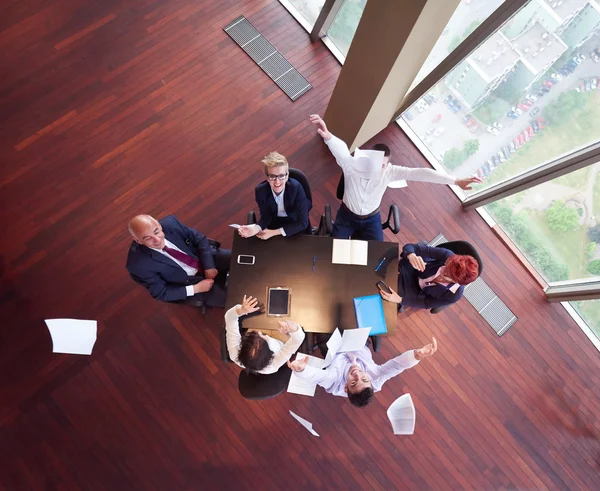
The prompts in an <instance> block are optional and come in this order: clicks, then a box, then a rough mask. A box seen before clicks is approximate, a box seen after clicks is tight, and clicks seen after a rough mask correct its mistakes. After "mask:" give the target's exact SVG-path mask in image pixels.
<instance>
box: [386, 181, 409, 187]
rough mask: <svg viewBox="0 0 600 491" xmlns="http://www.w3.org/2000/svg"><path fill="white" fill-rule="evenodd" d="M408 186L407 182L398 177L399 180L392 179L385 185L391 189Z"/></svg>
mask: <svg viewBox="0 0 600 491" xmlns="http://www.w3.org/2000/svg"><path fill="white" fill-rule="evenodd" d="M406 186H408V183H407V182H406V181H405V180H404V179H400V180H399V181H392V182H390V183H388V185H387V187H388V188H392V189H398V188H405V187H406Z"/></svg>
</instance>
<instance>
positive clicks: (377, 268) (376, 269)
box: [375, 256, 387, 271]
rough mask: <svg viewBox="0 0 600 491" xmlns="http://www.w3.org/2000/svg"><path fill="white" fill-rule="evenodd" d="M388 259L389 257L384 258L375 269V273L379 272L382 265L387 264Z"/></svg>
mask: <svg viewBox="0 0 600 491" xmlns="http://www.w3.org/2000/svg"><path fill="white" fill-rule="evenodd" d="M386 259H387V257H385V256H384V257H383V259H382V260H381V262H380V263H379V264H378V265H377V267H376V268H375V271H379V268H381V265H382V264H383V263H384V262H385V260H386Z"/></svg>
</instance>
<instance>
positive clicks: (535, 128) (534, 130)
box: [531, 121, 540, 133]
mask: <svg viewBox="0 0 600 491" xmlns="http://www.w3.org/2000/svg"><path fill="white" fill-rule="evenodd" d="M531 126H532V127H533V132H534V133H537V132H538V131H540V125H539V124H538V122H537V121H532V122H531Z"/></svg>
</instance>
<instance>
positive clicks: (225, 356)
mask: <svg viewBox="0 0 600 491" xmlns="http://www.w3.org/2000/svg"><path fill="white" fill-rule="evenodd" d="M220 341H221V361H224V362H225V363H228V362H230V361H231V359H230V358H229V351H227V332H226V331H225V326H222V327H221V339H220Z"/></svg>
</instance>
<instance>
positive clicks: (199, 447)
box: [0, 0, 600, 491]
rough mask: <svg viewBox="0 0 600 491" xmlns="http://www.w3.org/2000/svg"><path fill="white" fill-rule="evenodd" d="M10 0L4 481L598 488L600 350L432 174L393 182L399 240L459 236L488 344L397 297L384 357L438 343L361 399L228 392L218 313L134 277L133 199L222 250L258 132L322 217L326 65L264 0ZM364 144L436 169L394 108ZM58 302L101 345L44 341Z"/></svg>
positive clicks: (466, 316)
mask: <svg viewBox="0 0 600 491" xmlns="http://www.w3.org/2000/svg"><path fill="white" fill-rule="evenodd" d="M0 14H1V15H0V57H1V58H0V59H1V62H0V67H1V68H0V69H1V76H0V115H1V117H0V125H1V131H0V154H1V159H2V166H1V174H0V218H1V223H2V231H3V233H2V234H0V246H1V247H0V251H1V257H0V259H1V261H0V278H1V281H0V309H1V310H0V336H1V337H0V380H1V388H0V489H3V490H8V491H20V490H28V489H32V490H38V489H39V490H42V489H43V490H54V489H56V490H78V489H86V490H94V491H96V490H109V491H118V490H160V491H168V490H177V491H178V490H212V489H258V490H279V489H288V490H295V489H344V490H345V489H384V490H391V489H411V490H415V489H418V490H463V489H475V490H499V489H506V490H509V489H510V490H514V489H519V490H525V489H527V490H533V489H556V490H593V489H600V474H599V470H600V441H599V438H600V422H599V414H600V402H599V399H600V397H599V396H600V356H599V353H598V352H597V350H596V349H595V348H594V347H593V346H592V344H591V343H590V342H589V341H588V340H587V338H586V337H585V335H584V334H583V333H582V332H581V331H580V330H579V328H578V327H577V326H576V325H575V323H574V322H573V321H572V320H571V319H570V317H569V316H568V315H567V314H566V313H565V311H564V310H563V308H562V307H561V306H560V305H550V304H548V303H546V302H545V301H544V296H543V294H542V292H541V291H540V288H539V287H538V286H537V285H536V283H535V282H534V281H533V280H532V279H531V278H530V277H529V276H528V275H526V274H525V272H524V270H523V268H522V267H521V266H520V265H519V264H518V263H517V261H516V260H515V259H514V258H513V256H512V255H511V254H510V253H509V252H508V251H507V250H506V249H505V248H504V247H503V246H502V245H501V244H500V242H499V241H498V240H497V239H496V238H495V237H494V234H493V233H492V231H491V230H490V229H489V228H488V227H487V225H486V224H485V223H484V222H483V220H482V219H481V218H480V217H479V216H478V215H477V214H476V213H475V212H464V211H462V208H461V206H460V204H459V202H458V200H457V198H456V197H455V196H454V195H453V194H452V192H451V191H450V189H449V188H447V187H445V186H434V185H429V184H418V183H415V184H411V185H410V186H409V187H408V188H406V189H401V190H394V191H391V192H388V194H387V196H386V199H385V201H386V203H388V204H389V203H390V202H392V201H394V202H396V203H397V204H398V205H399V207H400V210H401V213H402V231H401V232H400V234H398V236H397V237H395V238H393V240H398V241H401V242H404V241H414V240H416V239H430V238H432V237H433V236H434V235H436V234H437V233H439V232H443V233H444V234H445V235H446V237H448V238H449V239H460V238H468V239H469V240H471V241H472V242H474V243H475V244H476V245H477V246H478V247H479V249H480V251H481V254H482V257H483V260H484V262H485V268H486V269H485V274H484V278H485V280H486V281H487V282H488V283H489V284H490V285H491V286H492V288H493V289H494V290H495V291H496V292H497V293H498V294H499V295H500V297H501V298H502V299H503V300H504V301H505V302H506V303H507V304H508V306H509V307H510V308H511V309H512V310H513V311H514V312H515V314H516V315H517V316H518V317H519V321H518V322H517V324H515V325H514V326H513V327H512V328H511V329H510V330H509V332H508V333H507V334H506V335H505V336H503V337H502V338H501V339H500V338H498V337H497V336H496V335H495V333H493V332H492V330H491V329H490V328H489V327H488V326H487V325H486V324H485V322H484V321H483V320H482V318H481V317H480V316H479V315H478V314H477V313H476V312H475V310H474V309H473V308H472V307H471V306H470V304H469V303H468V302H466V301H463V302H460V304H458V305H457V306H454V307H453V308H451V309H449V310H447V311H445V312H444V313H442V314H440V315H437V316H432V315H429V314H428V313H426V312H413V313H411V314H405V315H402V316H401V317H399V326H398V333H397V336H396V337H395V338H393V339H388V340H386V341H385V343H384V349H383V350H382V353H381V354H379V355H376V356H375V358H376V360H378V361H380V362H381V361H382V360H385V359H387V358H389V357H391V356H394V355H396V354H398V353H400V352H401V351H403V350H406V349H409V348H413V347H417V346H420V345H422V344H424V343H425V342H426V341H427V340H428V339H430V338H431V336H436V337H437V339H438V340H439V345H440V348H439V352H438V353H437V354H436V356H435V357H434V358H433V359H430V360H427V361H424V362H423V363H421V364H420V365H419V366H418V367H416V368H415V369H412V370H409V371H408V372H406V373H404V374H402V376H399V377H397V378H395V379H394V380H392V381H390V382H388V383H387V384H386V385H385V387H384V389H383V391H382V392H381V393H379V394H378V396H377V400H376V402H375V403H374V404H373V405H372V406H370V407H368V408H366V409H364V410H360V409H355V408H353V407H352V406H350V405H349V404H348V402H347V401H346V400H344V399H343V398H336V397H333V396H330V395H327V394H325V393H324V392H322V391H320V392H319V393H318V394H317V396H316V397H315V398H314V399H311V398H306V397H301V396H294V395H288V394H284V395H282V396H280V397H278V398H275V399H272V400H269V401H265V402H249V401H246V400H244V399H242V398H241V397H240V396H239V394H238V392H237V375H238V369H237V367H236V366H234V365H233V364H229V365H225V364H223V363H222V362H221V361H220V359H219V344H218V332H219V329H220V326H221V322H222V315H223V312H222V311H219V310H213V311H210V312H208V313H207V314H206V315H205V316H202V315H201V314H200V312H198V310H196V309H194V308H188V307H183V306H175V305H167V304H164V303H160V302H157V301H154V300H152V299H151V298H150V296H149V295H148V294H147V293H146V291H145V290H143V289H142V288H141V287H139V286H137V285H136V284H134V283H133V282H132V281H131V280H130V278H129V277H128V275H127V272H126V270H125V267H124V265H125V257H126V253H127V247H128V243H129V240H130V239H129V237H128V234H127V230H126V223H127V221H128V219H129V218H130V217H131V216H132V215H134V214H137V213H151V214H153V215H154V216H156V217H161V216H164V215H166V214H170V213H174V214H176V215H177V216H178V217H179V218H180V219H181V220H182V221H183V222H184V223H186V224H188V225H190V226H194V227H196V228H198V229H199V230H201V231H203V232H205V233H207V234H208V235H209V236H211V237H214V238H216V239H219V240H221V241H222V242H223V243H224V245H230V244H231V238H232V232H231V229H229V228H228V227H227V224H228V223H232V222H240V221H243V220H244V217H245V214H246V211H247V210H248V209H250V208H252V207H253V188H254V186H255V184H256V183H257V182H259V181H260V180H261V169H260V165H259V164H258V162H259V159H260V158H261V157H262V156H263V155H264V154H265V153H267V152H268V151H271V150H278V151H280V152H281V153H283V154H285V155H287V156H288V158H289V160H290V162H291V163H292V165H293V166H296V167H299V168H301V169H303V170H304V171H305V172H306V173H307V174H308V176H309V178H310V181H311V183H312V186H313V193H314V202H315V203H314V205H315V206H314V210H313V215H312V217H313V221H316V220H317V219H318V215H319V211H320V210H321V209H322V206H323V204H324V203H326V202H330V203H332V204H334V205H335V206H334V209H335V208H337V204H336V200H335V198H334V190H335V185H336V182H337V177H338V175H339V170H338V168H337V167H336V165H335V163H334V161H333V160H332V158H331V157H330V155H329V153H328V150H327V148H326V147H325V145H324V144H323V143H322V141H321V140H320V138H319V137H317V136H316V135H315V133H314V130H313V128H311V127H310V126H309V124H308V121H307V118H308V115H309V114H310V113H313V112H320V113H322V112H323V111H324V109H325V107H326V105H327V101H328V99H329V97H330V95H331V92H332V90H333V86H334V84H335V81H336V77H337V75H338V73H339V71H340V67H339V65H338V63H337V61H336V60H335V59H334V58H333V56H331V55H330V54H329V52H328V51H327V49H326V48H325V47H324V46H323V44H322V43H316V44H314V45H311V44H310V43H309V40H308V36H307V34H306V33H305V32H304V31H303V29H302V28H301V27H300V26H299V25H298V24H297V23H296V22H295V21H294V20H293V19H292V17H291V16H290V15H289V14H288V13H287V11H286V10H285V9H284V8H283V7H282V6H281V5H280V4H279V3H278V2H277V1H274V0H248V1H234V0H220V1H214V0H195V1H191V0H172V1H168V2H167V1H164V0H119V1H117V0H102V1H94V2H91V1H87V0H55V1H53V2H47V1H42V0H5V1H4V2H3V3H2V5H1V6H0ZM240 14H244V15H245V16H247V17H248V18H249V19H250V20H251V22H253V23H254V24H255V26H256V27H257V28H258V29H259V30H261V31H262V32H263V33H264V34H265V36H266V37H267V38H268V39H269V40H270V41H271V42H272V43H273V44H274V45H275V47H276V48H278V49H279V50H280V51H281V52H282V53H283V54H284V55H285V56H286V57H288V59H289V60H290V61H291V62H292V64H293V65H294V66H295V67H296V68H297V69H298V70H299V71H300V73H302V74H303V75H304V76H305V77H306V78H307V79H308V80H309V81H310V82H311V83H312V85H313V86H314V88H313V89H312V90H310V91H309V92H308V93H307V94H306V95H304V96H302V97H301V98H300V99H299V100H298V101H297V102H295V103H291V102H290V100H289V99H288V98H287V97H286V96H285V95H284V94H283V93H282V92H281V91H280V90H279V89H278V88H277V87H276V86H275V85H274V84H273V83H272V82H271V81H270V80H269V79H268V78H267V77H266V76H265V75H264V74H263V73H262V72H261V71H260V70H259V69H258V68H257V67H256V66H255V65H254V64H253V63H252V62H251V61H250V59H249V58H248V57H247V56H246V55H245V54H244V53H243V52H242V51H241V50H240V49H239V48H238V47H237V46H236V45H235V44H234V43H233V42H232V41H231V40H230V39H229V38H228V36H227V35H225V33H224V32H223V31H222V27H223V26H224V25H226V24H227V23H228V22H229V21H231V20H232V19H234V18H235V17H237V16H238V15H240ZM350 109H351V108H349V110H350ZM377 139H378V140H380V141H384V142H388V143H390V144H391V146H392V148H393V161H394V162H395V163H398V164H403V165H408V166H426V165H427V163H426V162H425V160H424V159H423V158H422V157H421V156H420V155H419V153H418V152H417V151H416V149H415V148H414V147H413V146H412V144H411V143H410V142H409V141H408V139H407V138H406V137H405V136H404V135H403V134H402V132H401V131H400V130H399V129H398V128H397V127H395V126H394V125H392V126H391V127H390V128H388V129H387V130H386V131H384V132H383V133H382V134H381V135H379V137H378V138H377ZM423 201H425V202H426V205H427V206H424V205H423ZM388 238H390V239H392V237H388ZM54 317H74V318H83V319H98V320H99V335H98V341H97V343H96V346H95V348H94V353H93V355H92V356H90V357H78V356H68V355H53V354H52V353H51V341H50V338H49V335H48V332H47V330H46V328H45V325H44V322H43V319H45V318H54ZM405 392H409V393H410V394H411V395H412V397H413V399H414V401H415V405H416V409H417V414H418V416H417V427H416V434H415V435H414V436H411V437H395V436H393V435H392V432H391V429H390V427H389V423H388V422H387V419H386V416H385V410H386V408H387V407H388V406H389V404H390V403H391V402H392V401H393V400H395V399H396V398H397V397H398V396H399V395H401V394H402V393H405ZM289 409H293V410H294V411H295V412H297V413H298V414H300V415H301V416H303V417H305V418H307V419H308V420H310V421H312V422H313V423H314V425H315V429H316V430H317V432H319V433H320V434H321V437H320V438H318V439H317V438H314V437H312V436H311V435H310V434H309V433H308V432H306V431H305V430H304V429H303V428H302V427H300V426H299V425H298V424H297V423H296V422H295V421H293V420H292V419H291V417H290V416H289V414H288V410H289Z"/></svg>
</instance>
